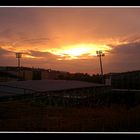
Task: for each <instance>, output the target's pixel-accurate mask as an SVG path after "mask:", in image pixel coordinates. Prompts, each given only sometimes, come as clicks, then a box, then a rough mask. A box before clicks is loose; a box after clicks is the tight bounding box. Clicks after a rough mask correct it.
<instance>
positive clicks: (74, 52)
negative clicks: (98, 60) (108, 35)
mask: <svg viewBox="0 0 140 140" xmlns="http://www.w3.org/2000/svg"><path fill="white" fill-rule="evenodd" d="M97 50H102V51H104V52H106V51H108V50H111V48H110V47H109V46H107V45H98V44H75V45H68V46H64V47H62V48H61V49H55V50H51V53H53V54H55V55H59V56H60V57H61V58H59V60H63V59H65V60H70V59H80V58H81V57H82V56H84V57H87V58H88V57H91V56H95V55H96V51H97Z"/></svg>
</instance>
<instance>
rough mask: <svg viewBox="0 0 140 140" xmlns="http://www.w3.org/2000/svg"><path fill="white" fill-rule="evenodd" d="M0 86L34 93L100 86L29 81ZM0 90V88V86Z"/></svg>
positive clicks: (58, 81) (3, 83)
mask: <svg viewBox="0 0 140 140" xmlns="http://www.w3.org/2000/svg"><path fill="white" fill-rule="evenodd" d="M0 85H7V86H10V87H17V88H24V89H31V90H35V91H41V92H42V91H56V90H57V91H58V90H68V89H76V88H86V87H99V86H104V85H102V84H95V83H89V82H82V81H74V80H29V81H11V82H0ZM0 88H1V86H0Z"/></svg>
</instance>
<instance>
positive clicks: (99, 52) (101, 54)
mask: <svg viewBox="0 0 140 140" xmlns="http://www.w3.org/2000/svg"><path fill="white" fill-rule="evenodd" d="M96 54H97V56H98V57H99V60H100V69H101V76H102V82H103V83H104V79H103V66H102V56H105V54H104V53H103V52H102V51H101V50H99V51H96Z"/></svg>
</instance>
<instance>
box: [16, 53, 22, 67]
mask: <svg viewBox="0 0 140 140" xmlns="http://www.w3.org/2000/svg"><path fill="white" fill-rule="evenodd" d="M21 57H22V53H20V52H17V53H16V58H17V59H18V68H20V58H21Z"/></svg>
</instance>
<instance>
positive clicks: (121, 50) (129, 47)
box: [111, 42, 140, 55]
mask: <svg viewBox="0 0 140 140" xmlns="http://www.w3.org/2000/svg"><path fill="white" fill-rule="evenodd" d="M111 53H117V54H123V55H124V54H133V55H135V54H139V53H140V42H132V43H128V44H123V45H118V46H113V49H112V51H111Z"/></svg>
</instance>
